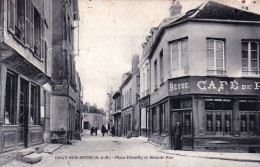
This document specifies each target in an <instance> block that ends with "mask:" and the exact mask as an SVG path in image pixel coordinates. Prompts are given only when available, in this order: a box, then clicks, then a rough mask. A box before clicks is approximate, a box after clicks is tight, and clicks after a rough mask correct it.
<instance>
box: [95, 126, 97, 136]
mask: <svg viewBox="0 0 260 167" xmlns="http://www.w3.org/2000/svg"><path fill="white" fill-rule="evenodd" d="M97 130H98V128H97V127H95V133H96V136H97Z"/></svg>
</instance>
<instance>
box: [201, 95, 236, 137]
mask: <svg viewBox="0 0 260 167" xmlns="http://www.w3.org/2000/svg"><path fill="white" fill-rule="evenodd" d="M205 114H206V116H205V118H206V127H205V129H206V135H216V136H223V135H231V129H232V123H231V121H232V102H231V100H230V99H205Z"/></svg>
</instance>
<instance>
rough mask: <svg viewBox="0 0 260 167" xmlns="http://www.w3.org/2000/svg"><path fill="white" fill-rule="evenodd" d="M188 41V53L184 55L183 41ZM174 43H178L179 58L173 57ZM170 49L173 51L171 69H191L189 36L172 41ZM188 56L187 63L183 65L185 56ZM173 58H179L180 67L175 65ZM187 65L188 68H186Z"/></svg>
mask: <svg viewBox="0 0 260 167" xmlns="http://www.w3.org/2000/svg"><path fill="white" fill-rule="evenodd" d="M184 41H186V42H187V47H186V48H185V49H187V55H186V56H183V53H182V52H183V48H182V45H183V42H184ZM174 44H177V50H176V51H177V55H178V58H177V59H176V58H173V52H174V51H173V45H174ZM170 51H171V71H176V70H180V69H184V70H185V69H189V53H188V51H189V46H188V38H182V39H178V40H175V41H173V42H171V43H170ZM185 57H187V64H186V65H185V66H183V62H182V61H183V60H184V58H185ZM173 60H178V67H175V66H174V61H173ZM185 67H186V68H185Z"/></svg>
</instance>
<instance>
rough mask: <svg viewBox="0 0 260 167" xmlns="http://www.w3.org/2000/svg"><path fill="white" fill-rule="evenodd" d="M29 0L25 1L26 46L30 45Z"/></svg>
mask: <svg viewBox="0 0 260 167" xmlns="http://www.w3.org/2000/svg"><path fill="white" fill-rule="evenodd" d="M30 30H31V26H30V0H26V1H25V44H26V46H27V47H30V36H31V35H30V34H31V31H30Z"/></svg>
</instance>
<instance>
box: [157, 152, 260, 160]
mask: <svg viewBox="0 0 260 167" xmlns="http://www.w3.org/2000/svg"><path fill="white" fill-rule="evenodd" d="M159 152H162V153H165V154H170V155H178V156H184V157H193V158H205V159H218V160H226V161H240V162H260V160H251V159H238V158H222V157H212V156H194V155H184V154H180V153H169V152H166V151H163V150H160V151H159Z"/></svg>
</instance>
